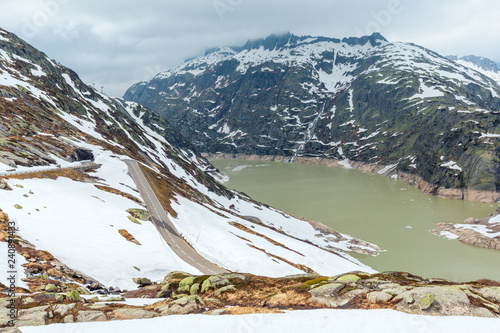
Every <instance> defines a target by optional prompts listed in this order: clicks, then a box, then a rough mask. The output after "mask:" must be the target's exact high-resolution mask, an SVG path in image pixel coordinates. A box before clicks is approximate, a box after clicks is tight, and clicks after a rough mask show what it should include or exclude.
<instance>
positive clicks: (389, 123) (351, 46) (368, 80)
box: [124, 34, 500, 200]
mask: <svg viewBox="0 0 500 333" xmlns="http://www.w3.org/2000/svg"><path fill="white" fill-rule="evenodd" d="M288 40H292V42H291V43H288ZM245 45H252V47H251V48H245V47H242V48H241V49H235V48H222V49H218V50H216V51H212V52H210V53H208V54H206V55H205V56H201V57H198V58H195V59H193V60H191V61H188V62H186V63H184V64H182V65H180V66H177V67H174V68H171V69H170V70H168V71H166V72H162V73H159V74H158V75H157V76H156V77H155V78H153V79H152V80H151V81H149V82H141V83H138V84H136V85H133V86H132V87H131V88H130V89H129V90H128V91H127V92H126V94H125V95H124V98H125V99H130V100H134V101H137V102H141V103H143V104H145V105H147V106H148V107H149V108H151V109H152V110H154V111H156V112H158V113H160V114H161V115H162V116H164V117H165V118H166V119H169V120H170V121H171V122H172V124H174V126H176V128H177V129H178V130H179V131H180V132H181V133H182V134H183V135H184V136H186V137H187V138H189V139H190V141H191V142H192V143H193V144H194V145H195V147H197V149H198V150H200V151H202V152H204V153H212V154H213V153H223V154H247V155H266V156H289V157H290V159H291V160H292V159H293V158H294V157H307V158H332V159H337V160H344V159H346V158H347V159H349V160H353V161H356V162H364V163H368V164H379V165H386V166H389V165H395V168H394V169H395V170H396V169H397V171H401V172H406V173H411V174H416V175H418V176H420V177H422V178H423V179H424V180H425V181H427V182H429V183H431V184H432V185H433V186H437V187H438V188H451V189H457V190H459V191H466V190H468V189H470V190H479V191H486V192H491V193H493V196H494V197H495V196H498V195H497V194H495V193H497V192H498V191H499V188H500V178H499V176H498V172H497V170H498V160H499V154H500V149H499V146H498V139H497V137H498V136H499V135H500V133H498V126H497V125H495V124H496V122H497V114H498V112H499V111H498V110H500V98H499V96H500V86H499V85H498V83H497V82H496V81H495V80H493V79H492V78H490V77H488V76H486V75H483V74H482V73H479V72H478V71H475V70H473V69H471V68H469V67H466V66H463V65H461V64H459V63H456V62H454V61H451V60H448V59H446V58H444V57H442V56H440V55H439V54H437V53H435V52H433V51H431V50H428V49H426V48H423V47H420V46H418V45H415V44H412V43H402V42H396V43H391V42H388V41H387V40H386V39H385V38H383V37H382V36H381V35H379V34H374V35H372V36H365V37H362V38H344V39H331V38H324V37H309V36H303V37H297V36H294V35H284V36H281V37H279V36H270V37H268V38H266V39H261V40H260V41H258V42H253V43H250V44H249V43H247V44H245ZM265 45H268V46H267V48H266V46H265ZM275 45H282V46H283V47H282V48H281V49H276V48H273V47H274V46H275ZM429 131H430V132H429ZM440 142H441V144H438V143H440ZM477 161H479V164H478V163H476V162H477ZM490 200H492V199H490ZM493 200H494V199H493ZM497 200H498V199H497Z"/></svg>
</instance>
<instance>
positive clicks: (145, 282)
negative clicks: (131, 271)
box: [132, 278, 153, 287]
mask: <svg viewBox="0 0 500 333" xmlns="http://www.w3.org/2000/svg"><path fill="white" fill-rule="evenodd" d="M132 280H133V281H134V283H135V284H138V285H139V287H144V286H149V285H151V284H153V283H152V282H151V280H150V279H148V278H133V279H132Z"/></svg>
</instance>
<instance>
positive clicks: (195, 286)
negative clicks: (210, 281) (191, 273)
mask: <svg viewBox="0 0 500 333" xmlns="http://www.w3.org/2000/svg"><path fill="white" fill-rule="evenodd" d="M199 291H200V284H199V283H195V284H193V285H192V286H191V289H190V290H189V293H190V294H191V295H196V294H197V293H198V292H199Z"/></svg>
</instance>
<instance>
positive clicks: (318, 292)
mask: <svg viewBox="0 0 500 333" xmlns="http://www.w3.org/2000/svg"><path fill="white" fill-rule="evenodd" d="M342 288H344V284H342V283H329V284H324V285H322V286H320V287H318V288H315V289H312V290H311V291H309V293H310V294H311V295H312V296H313V297H332V296H335V295H337V293H338V292H339V291H340V290H342Z"/></svg>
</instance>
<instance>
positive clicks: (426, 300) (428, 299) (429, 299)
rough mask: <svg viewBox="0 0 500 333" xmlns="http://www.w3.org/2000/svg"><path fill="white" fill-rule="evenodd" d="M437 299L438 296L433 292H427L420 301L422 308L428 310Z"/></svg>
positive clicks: (419, 305) (419, 304)
mask: <svg viewBox="0 0 500 333" xmlns="http://www.w3.org/2000/svg"><path fill="white" fill-rule="evenodd" d="M435 301H436V297H435V296H434V295H432V294H427V295H425V296H424V297H422V298H421V299H420V300H419V301H418V307H419V308H420V310H427V309H428V308H430V307H431V305H432V304H433V303H434V302H435Z"/></svg>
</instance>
